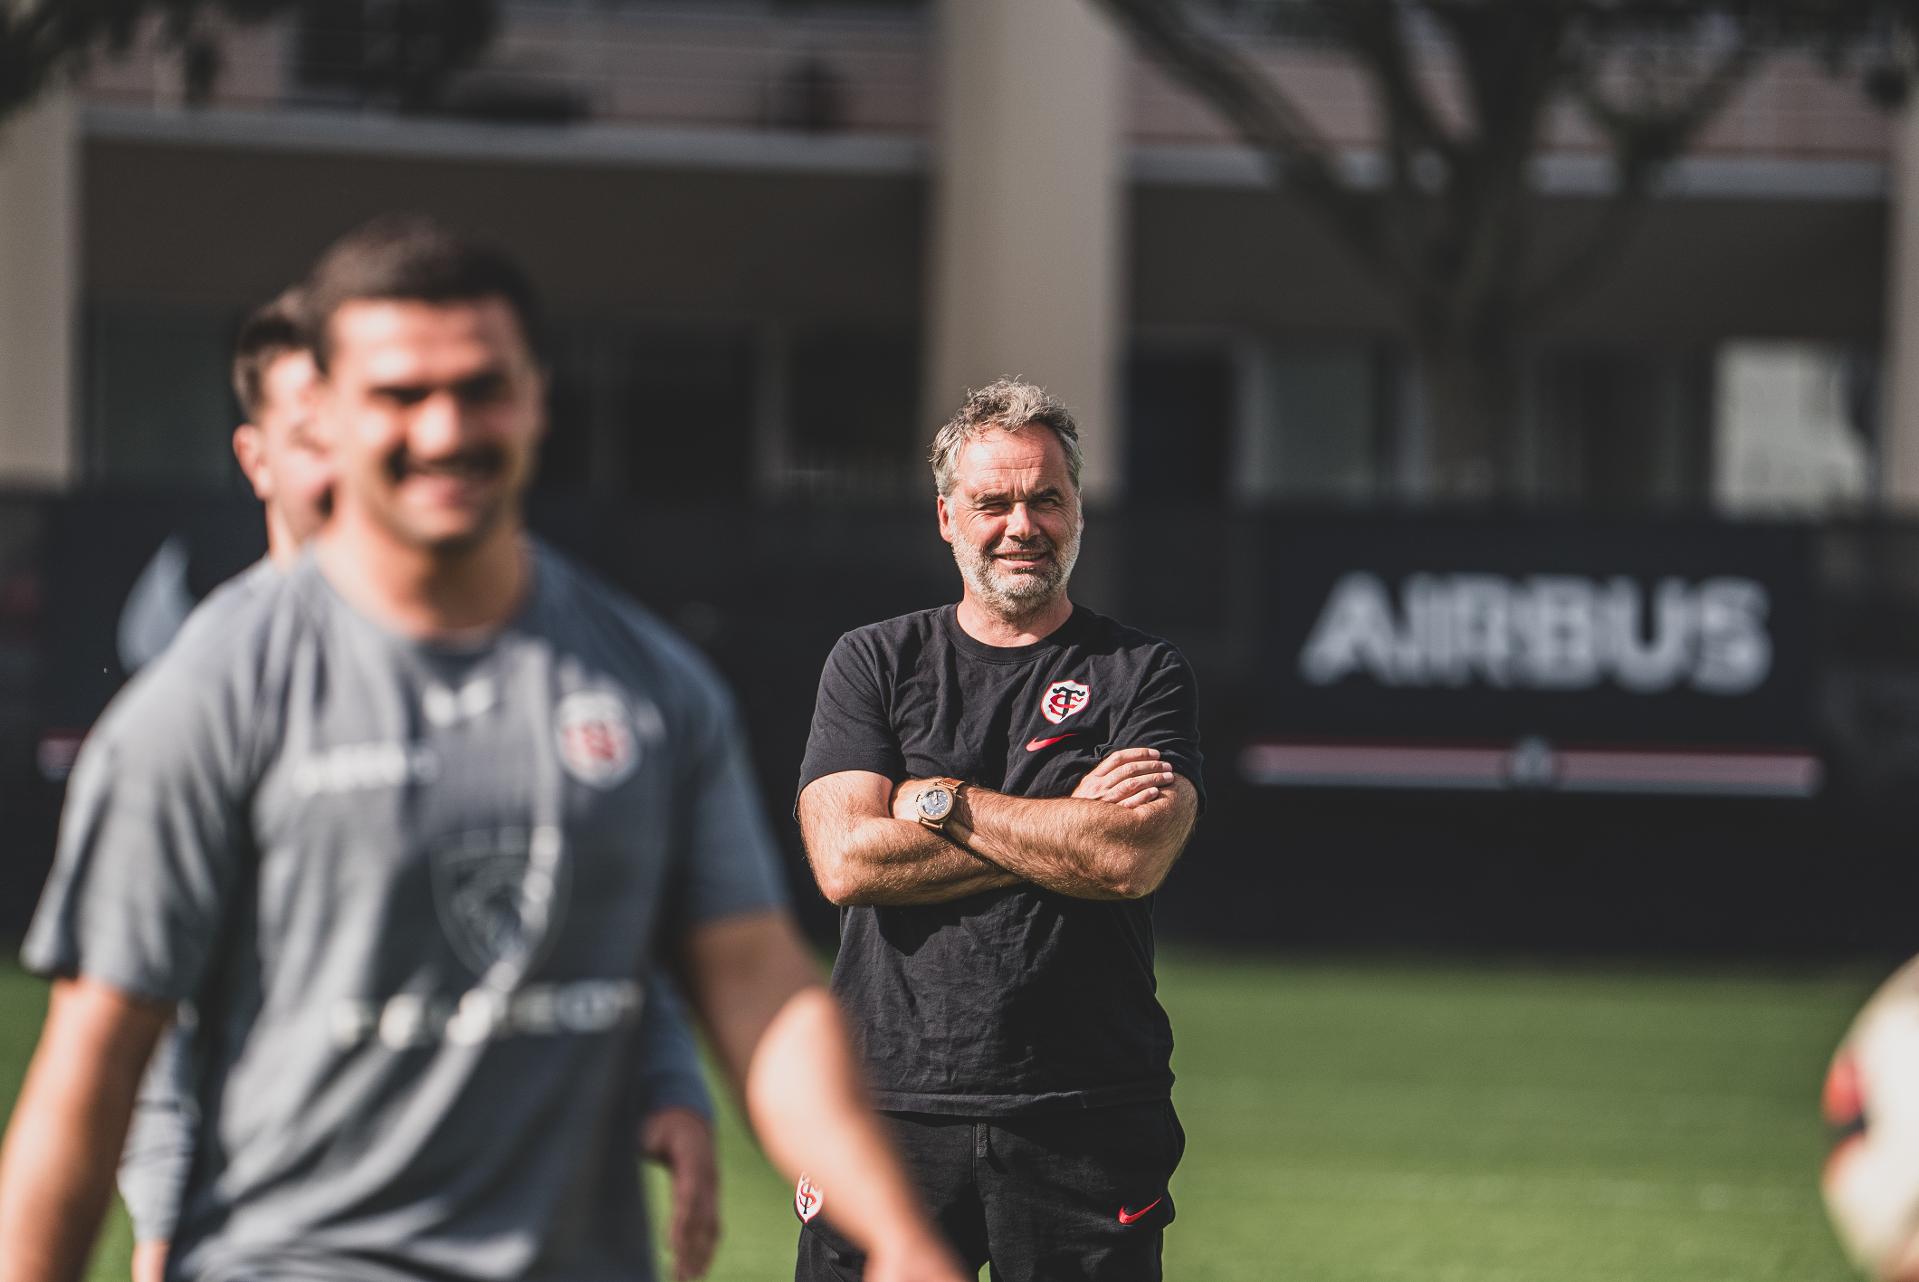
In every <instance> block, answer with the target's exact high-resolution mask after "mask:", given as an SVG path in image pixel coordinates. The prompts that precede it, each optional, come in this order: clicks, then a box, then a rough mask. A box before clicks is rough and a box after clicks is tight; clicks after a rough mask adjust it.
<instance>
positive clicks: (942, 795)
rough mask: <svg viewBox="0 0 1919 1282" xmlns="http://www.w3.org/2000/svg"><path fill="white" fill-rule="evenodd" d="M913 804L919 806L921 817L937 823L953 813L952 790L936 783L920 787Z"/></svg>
mask: <svg viewBox="0 0 1919 1282" xmlns="http://www.w3.org/2000/svg"><path fill="white" fill-rule="evenodd" d="M914 804H915V805H916V806H918V807H919V812H920V817H921V818H923V819H930V820H932V821H933V822H934V823H938V822H939V821H940V820H942V819H944V818H946V816H948V815H950V814H952V813H953V790H952V789H951V788H942V787H939V786H938V785H935V786H933V787H931V788H922V789H920V795H919V796H918V797H917V798H916V799H915V801H914Z"/></svg>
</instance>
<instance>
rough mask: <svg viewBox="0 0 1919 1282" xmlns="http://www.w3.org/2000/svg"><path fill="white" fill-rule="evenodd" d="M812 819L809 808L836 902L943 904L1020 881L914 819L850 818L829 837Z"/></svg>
mask: <svg viewBox="0 0 1919 1282" xmlns="http://www.w3.org/2000/svg"><path fill="white" fill-rule="evenodd" d="M809 818H810V816H809V815H808V814H807V812H806V810H805V809H804V808H803V809H802V821H803V824H804V826H806V828H807V841H806V847H807V850H808V851H809V852H811V853H812V855H813V865H814V866H813V872H814V875H815V877H817V878H818V880H819V884H820V890H821V892H822V893H824V894H825V895H826V897H827V898H828V899H830V900H832V901H833V902H834V903H836V904H841V905H845V904H868V905H874V906H885V907H892V906H904V905H909V904H939V903H945V902H947V901H948V900H952V899H963V898H965V897H966V896H967V895H976V894H978V893H980V892H981V891H983V890H996V889H998V888H1000V887H1002V886H1011V885H1013V884H1014V883H1016V882H1018V881H1019V880H1020V878H1019V877H1017V876H1016V875H1014V874H1013V873H1010V872H1008V871H1007V870H1006V869H1004V868H998V867H995V866H994V865H993V864H990V863H988V862H987V861H986V860H984V859H982V858H980V857H979V856H978V855H976V854H974V853H973V852H972V851H970V850H964V849H961V848H960V847H959V846H956V845H954V844H953V843H952V842H950V841H947V840H946V839H945V838H944V837H941V836H940V835H939V834H938V833H936V832H933V831H931V830H929V829H927V828H923V827H921V826H920V825H919V824H918V823H916V822H914V821H911V820H902V819H890V818H880V817H877V816H872V817H868V816H861V817H858V818H848V819H847V820H845V822H844V823H843V824H842V825H838V826H837V831H834V832H833V833H831V835H830V836H828V835H826V834H822V833H819V832H817V831H816V830H815V828H814V825H812V824H811V823H806V822H805V821H806V820H808V819H809ZM828 852H830V855H829V853H828Z"/></svg>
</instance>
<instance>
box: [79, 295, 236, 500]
mask: <svg viewBox="0 0 1919 1282" xmlns="http://www.w3.org/2000/svg"><path fill="white" fill-rule="evenodd" d="M235 320H236V318H235V317H234V316H232V315H231V314H229V313H228V312H226V311H224V310H219V311H214V310H205V309H196V308H166V307H125V306H107V305H102V306H99V307H97V308H95V310H94V312H93V314H92V316H91V317H90V318H89V326H88V329H89V333H90V341H89V343H88V344H87V353H86V358H85V359H86V368H87V380H86V389H87V391H86V398H85V405H84V409H83V414H84V421H85V423H86V455H87V466H86V473H87V479H89V480H93V481H109V482H115V481H118V482H137V483H140V484H143V485H217V484H220V483H222V482H225V481H227V480H229V479H230V478H231V477H233V476H234V475H235V473H236V471H237V469H236V467H235V464H234V462H233V451H232V446H231V438H232V432H233V426H234V424H235V423H237V422H239V421H240V420H239V414H240V411H239V408H238V407H237V406H236V405H234V403H233V393H232V392H231V391H230V390H229V389H228V386H227V371H228V365H229V362H230V361H231V359H232V353H233V330H234V324H235Z"/></svg>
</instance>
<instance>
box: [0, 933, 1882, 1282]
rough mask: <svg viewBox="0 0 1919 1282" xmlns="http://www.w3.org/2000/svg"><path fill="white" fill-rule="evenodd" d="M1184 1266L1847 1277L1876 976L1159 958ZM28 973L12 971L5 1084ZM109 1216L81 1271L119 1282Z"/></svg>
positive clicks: (751, 1233)
mask: <svg viewBox="0 0 1919 1282" xmlns="http://www.w3.org/2000/svg"><path fill="white" fill-rule="evenodd" d="M1161 973H1162V990H1163V995H1164V999H1165V1002H1166V1005H1167V1008H1168V1009H1169V1010H1170V1011H1171V1012H1172V1016H1173V1026H1174V1030H1175V1033H1176V1034H1177V1036H1178V1039H1179V1050H1178V1052H1177V1055H1176V1058H1175V1061H1174V1066H1175V1068H1176V1070H1177V1071H1178V1074H1179V1086H1178V1088H1177V1100H1178V1103H1179V1108H1180V1113H1181V1115H1182V1117H1183V1119H1184V1120H1185V1124H1186V1130H1187V1135H1188V1144H1187V1150H1186V1160H1185V1162H1184V1164H1183V1165H1182V1166H1181V1168H1180V1171H1179V1174H1178V1175H1177V1176H1176V1177H1175V1179H1174V1182H1173V1191H1174V1196H1175V1197H1176V1199H1177V1201H1178V1205H1179V1220H1178V1223H1177V1224H1176V1225H1174V1227H1173V1228H1172V1230H1171V1231H1170V1232H1169V1234H1168V1237H1167V1270H1166V1272H1167V1276H1168V1278H1170V1279H1173V1280H1174V1282H1228V1280H1234V1282H1237V1280H1241V1279H1243V1280H1245V1282H1269V1280H1271V1279H1280V1278H1286V1279H1300V1280H1302V1282H1775V1280H1776V1282H1841V1280H1843V1279H1847V1278H1849V1277H1850V1276H1851V1275H1850V1274H1849V1272H1848V1270H1847V1268H1846V1266H1845V1263H1844V1261H1843V1260H1842V1259H1841V1257H1840V1255H1839V1253H1838V1250H1837V1248H1836V1247H1835V1245H1834V1244H1833V1242H1832V1239H1831V1235H1830V1233H1829V1232H1828V1230H1827V1228H1826V1224H1825V1220H1824V1217H1823V1215H1822V1213H1821V1210H1820V1206H1819V1198H1818V1192H1817V1188H1816V1177H1817V1172H1818V1169H1819V1164H1820V1160H1821V1158H1822V1155H1823V1152H1824V1146H1825V1136H1824V1131H1823V1128H1822V1126H1821V1124H1820V1121H1819V1119H1818V1116H1817V1096H1818V1087H1819V1082H1820V1077H1821V1074H1822V1073H1823V1071H1824V1067H1825V1060H1826V1057H1827V1055H1828V1053H1829V1052H1830V1050H1831V1048H1832V1046H1833V1044H1834V1043H1835V1042H1836V1041H1837V1039H1838V1037H1839V1035H1840V1033H1841V1032H1842V1031H1843V1029H1844V1027H1845V1025H1846V1022H1847V1020H1848V1019H1849V1018H1850V1015H1851V1012H1852V1011H1853V1010H1854V1009H1855V1008H1856V1007H1857V1005H1858V1004H1859V1002H1860V1001H1862V1000H1863V999H1864V996H1865V994H1866V993H1867V992H1868V991H1869V990H1870V989H1871V987H1872V985H1873V983H1874V982H1875V981H1876V979H1877V978H1878V977H1877V976H1876V975H1874V974H1869V973H1866V972H1863V971H1860V970H1857V969H1854V970H1834V971H1830V972H1821V973H1814V974H1790V973H1786V972H1784V971H1779V972H1764V973H1755V972H1725V971H1684V972H1674V971H1653V970H1626V969H1618V968H1611V969H1604V968H1601V969H1595V968H1564V969H1558V968H1555V969H1541V968H1511V967H1493V966H1473V965H1465V964H1459V963H1449V964H1444V965H1421V964H1412V963H1379V964H1370V965H1368V964H1354V963H1350V962H1347V963H1323V964H1316V963H1305V962H1292V961H1271V962H1263V961H1237V960H1236V961H1219V960H1210V959H1203V958H1199V957H1191V956H1187V957H1174V958H1173V959H1170V960H1168V961H1166V962H1164V963H1163V965H1162V968H1161ZM42 1000H43V999H42V990H41V987H40V986H39V985H38V984H36V983H34V982H33V981H31V980H28V979H26V978H24V977H22V976H21V975H20V974H19V973H18V972H17V971H14V970H10V969H9V970H0V1098H4V1099H5V1100H6V1101H8V1102H9V1105H10V1102H11V1100H12V1098H13V1094H14V1092H15V1091H16V1090H17V1088H18V1084H19V1078H20V1074H21V1071H22V1069H23V1067H24V1063H25V1059H26V1056H27V1054H28V1052H29V1049H30V1047H31V1043H32V1039H33V1036H34V1030H35V1028H36V1027H37V1024H38V1019H39V1011H40V1006H41V1002H42ZM723 1132H724V1135H723V1142H724V1147H725V1151H724V1153H723V1156H722V1160H723V1163H724V1171H725V1182H726V1183H725V1216H726V1221H725V1233H726V1240H725V1242H724V1244H723V1246H722V1247H721V1251H720V1257H719V1261H718V1263H717V1265H716V1266H715V1268H714V1271H713V1273H712V1274H711V1276H712V1277H713V1278H714V1279H716V1282H767V1280H768V1279H776V1278H781V1277H790V1276H791V1268H792V1243H793V1235H794V1231H795V1220H794V1218H793V1213H792V1209H791V1202H790V1188H789V1186H788V1185H787V1184H786V1182H785V1181H784V1180H781V1179H779V1178H778V1177H776V1176H775V1175H774V1174H773V1173H772V1171H771V1170H770V1169H769V1168H768V1167H767V1166H766V1164H765V1162H764V1161H763V1160H762V1159H761V1158H760V1157H759V1155H758V1153H757V1152H756V1151H755V1150H754V1149H753V1148H752V1147H751V1145H750V1143H749V1142H748V1141H747V1140H746V1139H745V1137H744V1135H743V1134H742V1132H741V1130H740V1126H739V1123H738V1118H737V1115H735V1114H732V1113H728V1115H727V1116H726V1117H724V1119H723ZM127 1251H128V1241H127V1233H126V1228H125V1224H124V1221H123V1220H122V1221H117V1222H116V1223H115V1224H114V1225H113V1226H112V1228H111V1230H110V1232H109V1235H108V1236H107V1237H106V1238H105V1239H104V1241H103V1245H102V1248H101V1251H100V1255H99V1258H98V1259H97V1261H96V1264H95V1268H94V1271H93V1274H92V1277H93V1278H94V1279H100V1280H106V1279H112V1280H113V1282H119V1280H120V1279H124V1278H125V1276H126V1272H125V1269H126V1256H127Z"/></svg>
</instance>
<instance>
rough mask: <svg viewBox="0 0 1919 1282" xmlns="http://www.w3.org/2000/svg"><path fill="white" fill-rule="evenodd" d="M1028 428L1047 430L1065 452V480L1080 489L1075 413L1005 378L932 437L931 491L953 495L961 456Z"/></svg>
mask: <svg viewBox="0 0 1919 1282" xmlns="http://www.w3.org/2000/svg"><path fill="white" fill-rule="evenodd" d="M1028 427H1043V428H1045V429H1046V430H1047V431H1049V432H1051V433H1052V434H1053V435H1054V436H1056V437H1058V438H1059V443H1060V448H1062V449H1064V450H1065V451H1066V474H1067V475H1068V476H1069V477H1071V478H1072V482H1073V489H1074V490H1075V491H1076V492H1077V491H1078V489H1079V468H1080V452H1079V424H1078V423H1075V422H1074V421H1073V411H1071V410H1069V409H1067V408H1066V405H1065V403H1064V402H1063V401H1061V400H1059V398H1057V397H1055V396H1052V395H1049V394H1048V393H1047V391H1046V389H1045V388H1043V387H1038V386H1035V385H1034V384H1032V383H1022V382H1020V381H1018V380H1017V379H1010V378H1002V379H1000V380H999V381H998V382H996V383H989V384H987V385H986V386H985V387H982V388H979V389H977V390H975V391H970V392H968V393H967V394H966V400H965V402H964V403H962V404H961V405H960V407H959V412H958V413H956V414H954V415H953V417H952V418H950V419H948V420H947V422H946V426H944V427H942V428H940V430H939V431H938V432H937V433H936V434H935V435H934V437H933V449H932V452H931V453H929V454H928V455H927V456H926V461H927V462H929V463H931V464H932V465H933V486H934V488H935V489H936V490H937V491H938V492H939V493H940V494H951V493H952V492H953V470H954V468H956V467H957V466H958V465H959V456H960V451H961V450H963V449H965V448H966V447H967V446H968V445H970V444H971V443H973V442H974V441H977V440H978V439H979V438H980V437H982V436H984V435H985V434H986V433H988V432H1018V431H1021V430H1023V429H1025V428H1028Z"/></svg>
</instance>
